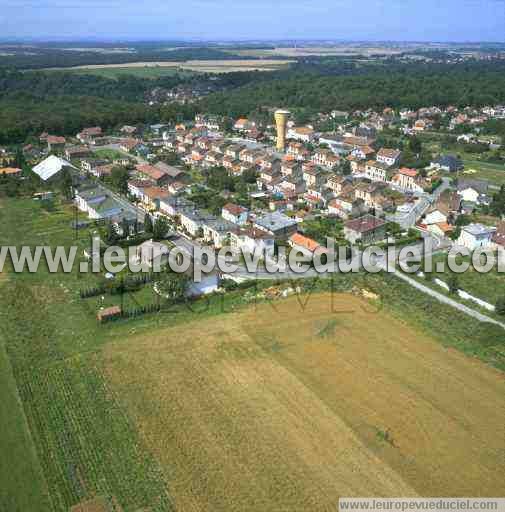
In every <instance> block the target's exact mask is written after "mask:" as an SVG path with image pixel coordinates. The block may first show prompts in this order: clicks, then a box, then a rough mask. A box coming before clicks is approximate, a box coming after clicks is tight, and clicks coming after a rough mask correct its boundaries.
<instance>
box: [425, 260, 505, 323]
mask: <svg viewBox="0 0 505 512" xmlns="http://www.w3.org/2000/svg"><path fill="white" fill-rule="evenodd" d="M470 261H471V258H462V257H458V258H457V259H456V262H457V263H458V264H461V263H463V262H466V263H470ZM438 262H444V263H445V265H446V271H445V272H444V273H437V274H436V277H438V278H439V279H441V280H442V281H445V282H447V280H448V279H449V276H450V275H451V271H450V269H448V268H447V255H446V254H440V255H436V256H434V257H433V264H434V268H436V265H437V263H438ZM457 277H458V283H459V288H460V289H462V290H464V291H465V292H467V293H469V294H471V295H473V296H475V297H477V298H479V299H481V300H484V301H486V302H489V303H490V304H495V303H496V301H497V300H498V299H499V298H500V297H503V296H505V273H503V272H498V270H497V269H496V268H494V269H493V270H492V271H491V272H487V273H480V272H477V271H476V270H475V269H474V268H473V266H470V268H469V269H468V270H467V271H466V272H464V273H461V274H457ZM438 290H440V288H439V287H438ZM475 307H477V306H475ZM498 319H499V318H498ZM501 320H505V319H503V318H502V319H501Z"/></svg>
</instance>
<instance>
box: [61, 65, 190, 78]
mask: <svg viewBox="0 0 505 512" xmlns="http://www.w3.org/2000/svg"><path fill="white" fill-rule="evenodd" d="M52 71H53V72H65V73H74V74H78V75H95V76H100V77H103V78H110V79H112V80H117V79H118V78H120V77H122V76H135V77H137V78H151V79H154V78H160V77H164V76H180V77H190V76H193V75H195V74H197V73H198V72H197V71H190V70H185V69H180V68H177V67H168V66H146V67H133V66H130V67H124V68H121V67H114V68H112V67H111V68H89V69H83V68H79V69H72V68H62V69H57V70H52Z"/></svg>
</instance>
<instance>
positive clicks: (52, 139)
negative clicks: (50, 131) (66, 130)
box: [46, 135, 67, 151]
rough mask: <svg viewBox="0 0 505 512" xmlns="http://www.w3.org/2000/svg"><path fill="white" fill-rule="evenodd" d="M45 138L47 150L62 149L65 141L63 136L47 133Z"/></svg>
mask: <svg viewBox="0 0 505 512" xmlns="http://www.w3.org/2000/svg"><path fill="white" fill-rule="evenodd" d="M46 140H47V149H48V150H49V151H63V149H65V144H66V142H67V141H66V139H65V137H58V136H57V135H48V136H47V138H46Z"/></svg>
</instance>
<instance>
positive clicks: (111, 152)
mask: <svg viewBox="0 0 505 512" xmlns="http://www.w3.org/2000/svg"><path fill="white" fill-rule="evenodd" d="M94 154H95V156H96V157H97V158H103V159H105V160H111V161H112V160H116V159H119V158H125V154H124V153H122V152H121V151H117V150H115V149H97V150H96V151H94Z"/></svg>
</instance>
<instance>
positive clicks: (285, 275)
mask: <svg viewBox="0 0 505 512" xmlns="http://www.w3.org/2000/svg"><path fill="white" fill-rule="evenodd" d="M102 186H103V185H102ZM108 190H109V192H110V193H111V195H112V196H113V197H115V198H116V199H117V200H118V201H120V202H121V203H122V204H125V205H129V206H130V207H133V208H135V209H136V210H137V211H138V212H139V215H142V216H143V215H144V214H145V212H144V211H143V210H142V209H140V208H138V207H137V206H135V205H132V204H131V203H130V202H129V201H128V200H127V199H126V198H124V197H122V196H120V195H119V194H117V193H115V192H114V191H112V190H110V189H108ZM423 238H430V239H431V240H432V241H433V242H434V243H433V250H432V252H431V253H430V254H434V253H436V252H438V251H440V250H443V249H445V248H447V244H446V242H445V241H444V240H443V239H441V238H439V237H435V236H433V235H431V234H428V233H426V232H423ZM171 241H172V242H173V243H174V244H175V245H176V246H178V247H181V248H183V249H184V250H185V251H187V252H188V253H189V255H190V256H191V257H193V254H194V249H195V248H198V247H201V244H199V243H198V242H196V241H194V240H190V239H188V238H187V237H186V236H184V235H183V234H182V233H179V232H177V236H176V237H175V238H173V239H172V240H171ZM418 246H419V244H416V246H412V248H414V247H418ZM425 256H426V255H425ZM381 266H382V267H383V269H384V270H386V269H387V266H386V262H383V263H382V265H381ZM393 274H394V275H395V276H396V277H397V278H399V279H402V280H403V281H405V282H406V283H407V284H409V285H410V286H412V287H414V288H416V289H417V290H419V291H420V292H422V293H425V294H427V295H429V296H431V297H433V298H434V299H436V300H437V301H439V302H441V303H443V304H447V305H448V306H451V307H453V308H454V309H457V310H458V311H461V312H462V313H465V314H466V315H468V316H471V317H472V318H474V319H476V320H478V321H479V322H488V323H491V324H494V325H499V326H500V327H502V328H503V329H505V323H503V322H499V321H497V320H494V319H493V318H491V317H489V316H487V315H484V314H483V313H480V312H479V311H476V310H474V309H472V308H470V307H468V306H465V305H464V304H461V303H460V302H458V301H456V300H453V299H451V298H449V297H447V296H445V295H444V294H442V293H439V292H437V291H435V290H433V289H431V288H429V287H428V286H425V285H423V284H421V283H419V282H418V281H416V280H415V279H412V278H411V277H409V276H407V275H405V274H404V273H403V272H400V271H398V270H395V271H394V272H393ZM233 275H234V276H235V277H239V278H241V279H265V280H267V279H283V280H293V279H308V278H314V277H328V276H329V275H330V274H329V273H326V274H324V273H318V272H317V271H316V270H314V269H313V268H311V269H309V270H306V271H305V272H294V271H293V270H289V269H288V270H286V271H285V272H277V273H275V272H274V273H271V272H268V271H267V270H266V269H264V268H262V267H259V268H258V270H257V272H255V273H251V272H249V271H248V270H247V268H245V266H244V265H242V267H241V268H238V269H237V271H235V272H234V273H233Z"/></svg>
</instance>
